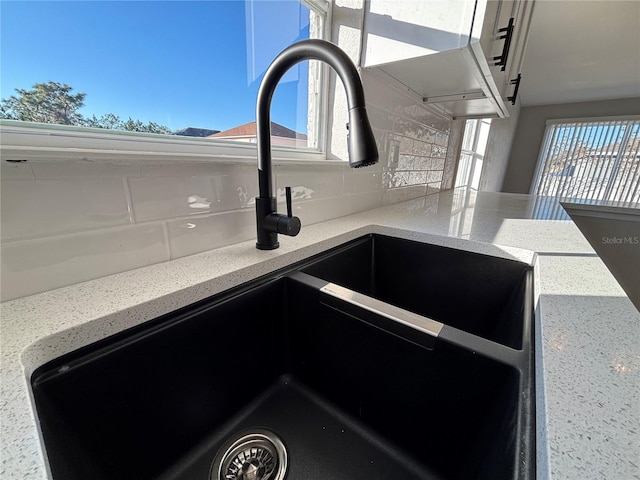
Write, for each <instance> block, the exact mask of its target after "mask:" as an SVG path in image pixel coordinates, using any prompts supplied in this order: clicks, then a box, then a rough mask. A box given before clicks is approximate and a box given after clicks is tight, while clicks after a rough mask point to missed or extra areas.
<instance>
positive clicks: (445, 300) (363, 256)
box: [303, 235, 530, 348]
mask: <svg viewBox="0 0 640 480" xmlns="http://www.w3.org/2000/svg"><path fill="white" fill-rule="evenodd" d="M303 271H304V272H306V273H308V274H311V275H313V276H316V277H319V278H322V279H324V280H327V281H330V282H333V283H336V284H338V285H342V286H345V287H348V288H350V289H353V290H355V291H357V292H360V293H364V294H366V295H370V296H372V297H375V298H378V299H380V300H383V301H385V302H388V303H391V304H393V305H397V306H399V307H402V308H405V309H407V310H410V311H412V312H415V313H418V314H421V315H424V316H426V317H429V318H432V319H434V320H438V321H440V322H442V323H444V324H446V325H450V326H453V327H456V328H459V329H461V330H464V331H466V332H469V333H473V334H474V335H478V336H480V337H483V338H486V339H488V340H492V341H495V342H499V343H501V344H503V345H507V346H509V347H512V348H521V347H522V339H523V326H524V324H523V321H524V319H525V315H524V310H525V301H526V298H527V297H526V283H527V278H528V272H529V271H530V267H529V266H528V265H527V264H525V263H522V262H518V261H514V260H508V259H503V258H496V257H493V256H488V255H481V254H477V253H472V252H468V251H464V250H457V249H453V248H447V247H441V246H437V245H430V244H425V243H420V242H416V241H411V240H405V239H401V238H396V237H389V236H384V235H369V236H367V237H365V238H362V239H360V240H358V241H356V242H352V243H350V244H348V245H346V246H344V247H341V248H338V249H336V250H334V251H333V252H332V253H331V254H330V255H328V256H325V257H323V258H322V259H319V260H318V261H317V262H315V263H313V264H312V265H310V266H308V267H306V268H304V269H303Z"/></svg>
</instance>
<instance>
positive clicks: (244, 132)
mask: <svg viewBox="0 0 640 480" xmlns="http://www.w3.org/2000/svg"><path fill="white" fill-rule="evenodd" d="M271 135H272V136H274V137H285V138H298V139H301V140H305V139H306V138H307V136H306V135H305V134H304V133H298V132H295V131H293V130H291V129H290V128H287V127H283V126H282V125H280V124H278V123H276V122H271ZM209 136H210V137H213V138H220V137H255V136H256V122H249V123H245V124H244V125H240V126H238V127H233V128H230V129H229V130H224V131H222V132H218V133H215V134H213V135H209Z"/></svg>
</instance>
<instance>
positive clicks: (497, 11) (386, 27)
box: [362, 0, 533, 117]
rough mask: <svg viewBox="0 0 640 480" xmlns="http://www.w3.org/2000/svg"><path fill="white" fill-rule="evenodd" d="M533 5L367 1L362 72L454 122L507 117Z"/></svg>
mask: <svg viewBox="0 0 640 480" xmlns="http://www.w3.org/2000/svg"><path fill="white" fill-rule="evenodd" d="M532 5H533V0H515V1H514V0H511V1H508V0H477V1H473V0H424V1H419V0H368V1H367V2H366V5H365V21H364V29H363V31H364V35H363V55H362V67H363V68H365V69H366V70H368V71H370V72H372V73H376V74H378V76H380V77H381V78H382V79H383V80H386V81H389V82H393V83H399V84H400V86H401V87H402V88H403V89H405V90H406V91H408V92H409V93H410V94H412V95H413V96H415V97H417V98H419V99H420V100H421V101H423V102H425V103H431V104H437V105H439V106H440V108H441V109H442V110H443V112H444V113H446V114H448V115H450V116H451V117H478V116H493V117H495V116H498V117H505V116H509V112H508V110H507V108H506V106H505V104H506V103H507V102H509V101H511V100H512V98H511V97H512V96H513V92H514V90H515V88H516V85H515V80H516V79H517V78H518V74H519V70H520V68H521V63H522V57H523V55H524V50H525V46H526V39H527V34H528V29H529V20H530V18H531V10H532ZM512 80H513V81H512Z"/></svg>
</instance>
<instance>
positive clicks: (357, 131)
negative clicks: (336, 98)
mask: <svg viewBox="0 0 640 480" xmlns="http://www.w3.org/2000/svg"><path fill="white" fill-rule="evenodd" d="M347 129H348V131H349V133H348V134H347V148H348V151H349V166H350V167H351V168H360V167H366V166H368V165H373V164H375V163H378V147H377V145H376V139H375V137H374V136H373V130H372V129H371V124H370V123H369V118H368V116H367V110H366V109H365V108H364V107H356V108H352V109H351V110H349V123H348V124H347Z"/></svg>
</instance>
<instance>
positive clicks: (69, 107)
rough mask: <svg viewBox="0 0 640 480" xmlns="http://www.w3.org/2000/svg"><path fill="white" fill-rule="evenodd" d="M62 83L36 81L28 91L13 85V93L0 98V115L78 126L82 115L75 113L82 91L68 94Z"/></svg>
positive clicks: (84, 95) (68, 90) (0, 116)
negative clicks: (14, 91)
mask: <svg viewBox="0 0 640 480" xmlns="http://www.w3.org/2000/svg"><path fill="white" fill-rule="evenodd" d="M72 91H73V87H70V86H69V85H67V84H66V83H58V82H47V83H36V84H35V85H34V86H33V87H32V88H31V89H30V90H25V89H22V88H16V93H17V94H18V95H17V96H16V95H11V96H10V97H9V98H7V99H4V98H3V99H2V102H1V103H0V118H8V119H11V120H22V121H24V122H38V123H57V124H60V125H78V124H80V123H81V121H82V115H81V114H79V113H78V112H77V110H78V109H80V108H82V106H83V105H84V99H85V97H86V96H87V95H86V93H72Z"/></svg>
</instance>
